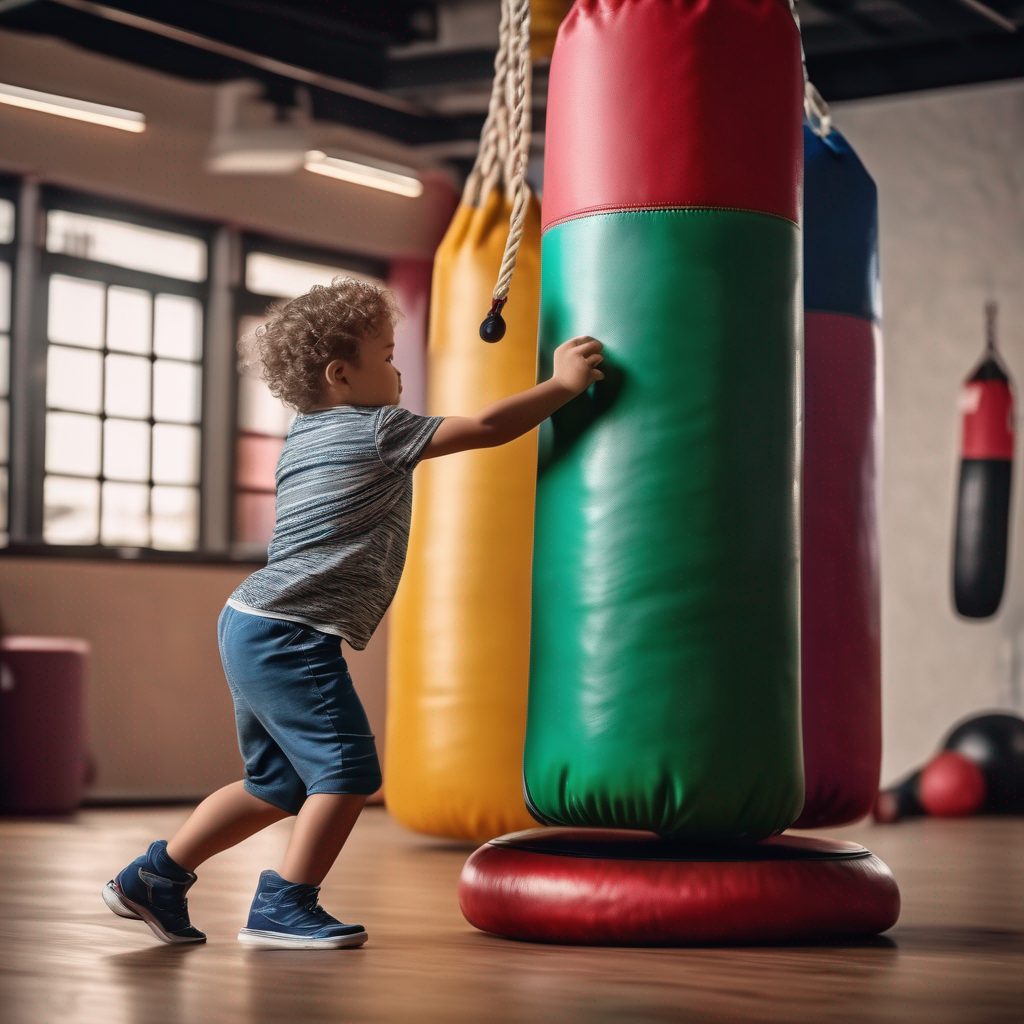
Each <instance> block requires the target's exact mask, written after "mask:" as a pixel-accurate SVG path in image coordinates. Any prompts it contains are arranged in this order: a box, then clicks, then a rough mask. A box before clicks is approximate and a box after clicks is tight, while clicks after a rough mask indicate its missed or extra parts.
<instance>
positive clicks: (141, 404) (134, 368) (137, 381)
mask: <svg viewBox="0 0 1024 1024" xmlns="http://www.w3.org/2000/svg"><path fill="white" fill-rule="evenodd" d="M150 376H151V374H150V362H149V360H148V359H140V358H139V357H138V356H107V386H106V393H105V396H104V398H105V402H106V411H107V415H108V416H141V417H148V416H149V378H150Z"/></svg>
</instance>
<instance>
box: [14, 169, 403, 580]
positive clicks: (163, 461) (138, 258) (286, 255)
mask: <svg viewBox="0 0 1024 1024" xmlns="http://www.w3.org/2000/svg"><path fill="white" fill-rule="evenodd" d="M25 223H28V224H33V225H37V227H38V230H34V231H33V232H31V238H29V237H26V235H25V234H24V233H23V232H21V233H19V232H17V228H18V227H19V226H20V225H21V224H25ZM16 233H17V234H18V235H19V236H18V237H16ZM386 273H387V264H386V263H385V262H384V261H379V260H373V259H368V258H366V257H360V256H354V255H352V254H347V253H338V252H331V251H324V250H317V249H314V248H310V247H302V246H295V245H285V244H283V243H280V242H277V241H274V240H271V239H267V238H257V237H255V236H247V235H244V234H242V233H240V232H239V231H238V230H237V229H235V228H232V227H229V226H226V225H221V226H219V225H216V224H206V223H201V222H196V221H191V220H188V219H187V218H182V217H177V216H169V215H163V214H158V213H153V212H151V211H146V210H143V209H139V208H136V207H133V206H131V205H129V204H125V203H120V202H113V201H109V200H106V199H101V198H98V197H91V196H86V195H82V194H79V193H75V192H71V191H67V190H64V189H59V188H56V187H50V186H40V185H37V184H35V183H32V182H28V181H25V182H18V181H15V180H11V179H3V178H0V554H2V553H10V554H20V555H24V554H32V555H35V554H44V553H45V554H49V553H52V554H58V555H62V556H64V557H67V556H79V557H82V556H84V557H92V558H131V559H144V560H154V561H187V562H192V561H222V560H227V561H262V560H264V559H265V558H266V555H267V543H268V541H269V539H270V537H271V535H272V533H273V528H274V492H275V479H274V476H275V470H276V467H277V462H278V459H279V457H280V453H281V449H282V447H283V445H284V441H285V438H286V436H287V434H288V429H289V427H290V425H291V423H292V420H293V419H294V415H295V413H294V411H293V410H292V409H290V408H288V407H287V406H285V405H284V404H283V403H282V402H280V401H278V400H277V399H276V398H274V397H273V396H272V395H271V394H270V391H269V389H268V388H267V387H266V385H265V384H264V383H263V381H262V380H261V378H260V376H259V371H258V369H255V368H253V369H249V370H247V371H243V372H238V367H237V360H236V359H235V358H234V355H235V353H236V351H237V341H238V339H240V338H241V337H242V336H243V335H245V334H248V333H251V332H253V331H254V330H255V329H256V327H257V326H258V325H259V324H260V323H262V322H263V320H264V317H265V315H266V310H267V307H268V306H269V305H270V304H271V303H272V302H275V301H277V300H279V299H282V298H285V299H287V298H290V297H293V296H295V295H298V294H301V293H302V292H304V291H307V290H308V289H309V288H310V287H311V286H312V285H313V284H315V283H325V284H326V283H329V282H330V281H331V279H332V278H334V277H336V276H338V275H348V276H353V277H359V278H362V279H364V280H369V281H373V282H375V283H383V281H384V279H385V277H386ZM15 282H17V284H18V287H17V290H16V291H15V288H14V284H15ZM15 296H16V297H15ZM23 297H24V301H22V298H23ZM12 409H13V411H12ZM12 437H13V444H12V443H11V439H12Z"/></svg>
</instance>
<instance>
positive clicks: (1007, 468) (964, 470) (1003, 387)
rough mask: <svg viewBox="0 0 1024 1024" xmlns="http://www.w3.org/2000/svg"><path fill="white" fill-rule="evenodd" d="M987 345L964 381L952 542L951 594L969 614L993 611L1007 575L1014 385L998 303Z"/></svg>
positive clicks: (989, 312) (989, 310)
mask: <svg viewBox="0 0 1024 1024" xmlns="http://www.w3.org/2000/svg"><path fill="white" fill-rule="evenodd" d="M985 314H986V324H987V329H986V333H987V348H986V351H985V356H984V358H983V359H982V361H981V362H980V363H979V364H978V366H977V367H976V368H975V370H974V372H973V373H972V374H971V375H970V377H968V378H967V380H966V381H964V386H963V392H962V394H961V399H960V408H961V411H962V413H963V446H962V449H961V456H960V480H959V485H958V491H957V509H956V529H955V537H954V547H953V600H954V603H955V605H956V610H957V611H958V612H959V613H960V614H961V615H963V616H964V617H966V618H971V619H984V618H987V617H988V616H990V615H994V614H995V612H996V610H997V609H998V607H999V602H1000V601H1001V600H1002V596H1003V586H1004V583H1005V581H1006V548H1007V535H1008V532H1009V522H1010V479H1011V468H1012V466H1013V434H1014V430H1013V388H1012V384H1011V382H1010V378H1009V375H1008V374H1007V373H1006V370H1005V369H1004V367H1003V365H1002V362H1001V360H1000V358H999V355H998V353H997V352H996V343H995V318H996V305H995V303H994V302H990V303H988V304H987V305H986V307H985Z"/></svg>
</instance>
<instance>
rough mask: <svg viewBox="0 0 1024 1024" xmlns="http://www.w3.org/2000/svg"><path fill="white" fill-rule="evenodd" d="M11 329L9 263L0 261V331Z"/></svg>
mask: <svg viewBox="0 0 1024 1024" xmlns="http://www.w3.org/2000/svg"><path fill="white" fill-rule="evenodd" d="M10 329H11V265H10V264H9V263H0V331H4V332H6V331H9V330H10Z"/></svg>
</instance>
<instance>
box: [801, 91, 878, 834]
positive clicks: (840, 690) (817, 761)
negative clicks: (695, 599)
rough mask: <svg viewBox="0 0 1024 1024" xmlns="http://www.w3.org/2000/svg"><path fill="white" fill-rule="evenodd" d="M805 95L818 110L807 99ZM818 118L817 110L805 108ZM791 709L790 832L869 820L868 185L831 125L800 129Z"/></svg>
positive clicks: (871, 232) (872, 616) (874, 452)
mask: <svg viewBox="0 0 1024 1024" xmlns="http://www.w3.org/2000/svg"><path fill="white" fill-rule="evenodd" d="M810 96H812V97H813V98H814V100H815V101H816V102H817V103H818V104H819V105H820V106H821V107H822V108H824V103H823V101H821V99H820V97H818V95H817V93H816V92H813V93H810ZM815 112H816V113H818V111H815ZM803 212H804V217H803V245H804V460H803V486H802V496H803V515H802V531H801V533H802V537H801V539H802V553H801V565H800V569H801V591H802V599H801V675H802V681H801V691H802V693H801V705H802V715H803V749H804V776H805V790H806V792H805V800H804V806H803V809H802V810H801V812H800V817H799V818H798V819H797V821H796V822H795V824H794V827H795V828H823V827H826V826H832V825H841V824H843V823H845V822H848V821H854V820H856V819H857V818H860V817H862V816H863V815H865V814H867V813H868V811H869V810H870V809H871V805H872V803H873V802H874V799H875V795H876V794H877V792H878V775H879V770H880V768H881V762H882V697H881V616H880V586H879V560H878V494H877V481H878V472H879V469H878V464H879V454H880V453H879V419H880V412H881V411H880V407H879V406H880V403H879V384H880V371H881V344H882V341H881V288H880V282H879V257H878V191H877V189H876V187H875V183H874V181H873V179H872V177H871V175H870V174H869V173H868V171H867V169H866V168H865V166H864V165H863V163H861V161H860V159H859V157H858V156H857V154H856V152H855V151H854V149H853V147H852V146H851V145H850V143H849V142H847V140H846V139H845V138H844V137H843V135H842V133H841V132H839V131H838V130H837V129H836V128H834V127H832V126H831V122H830V120H829V119H828V118H827V117H820V115H819V116H818V117H816V118H815V119H814V120H813V122H812V121H811V120H810V119H809V120H808V121H807V122H806V123H805V125H804V211H803Z"/></svg>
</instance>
